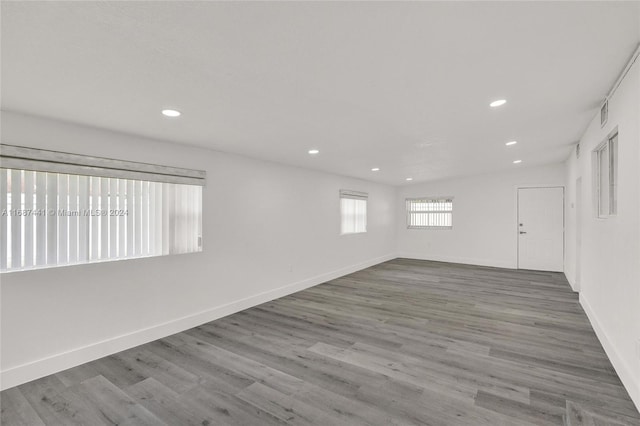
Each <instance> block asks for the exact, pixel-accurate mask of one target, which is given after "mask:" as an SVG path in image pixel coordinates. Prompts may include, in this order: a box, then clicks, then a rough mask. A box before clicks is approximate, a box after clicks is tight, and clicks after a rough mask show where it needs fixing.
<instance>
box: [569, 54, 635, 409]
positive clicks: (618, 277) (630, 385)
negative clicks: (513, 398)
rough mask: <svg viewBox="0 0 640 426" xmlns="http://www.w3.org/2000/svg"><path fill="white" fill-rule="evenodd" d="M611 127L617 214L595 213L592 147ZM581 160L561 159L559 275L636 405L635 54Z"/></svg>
mask: <svg viewBox="0 0 640 426" xmlns="http://www.w3.org/2000/svg"><path fill="white" fill-rule="evenodd" d="M616 126H617V127H618V132H619V133H618V136H619V137H618V162H619V169H618V214H617V216H615V217H611V218H609V219H598V218H596V216H595V209H594V207H593V206H594V185H593V176H594V173H593V172H594V170H593V167H592V151H593V149H594V148H595V147H596V146H597V145H598V144H600V143H601V142H602V141H604V140H605V139H606V138H607V136H608V135H609V133H610V132H611V131H612V130H613V129H614V128H615V127H616ZM580 151H581V155H580V159H576V157H575V155H574V154H572V155H571V156H570V157H569V159H568V160H567V163H566V166H567V175H566V185H567V189H568V191H567V194H568V196H567V198H566V201H567V230H568V235H569V236H570V238H568V239H567V240H566V262H565V267H566V269H565V273H566V275H567V278H568V279H569V281H570V282H571V283H572V284H573V285H575V279H576V271H577V268H580V302H581V303H582V306H583V307H584V309H585V311H586V312H587V315H588V316H589V319H590V320H591V323H592V325H593V327H594V329H595V331H596V333H597V334H598V337H599V338H600V341H601V342H602V345H603V346H604V348H605V350H606V351H607V354H608V355H609V358H610V359H611V361H612V363H613V365H614V367H615V368H616V371H617V372H618V375H619V376H620V378H621V379H622V381H623V382H624V384H625V386H626V388H627V390H628V391H629V394H630V395H631V397H632V398H633V399H634V401H635V403H636V406H638V407H640V60H638V61H636V63H635V65H634V66H633V67H632V68H631V70H630V72H629V74H627V76H626V78H625V79H624V80H623V82H622V84H621V85H620V87H619V88H618V89H617V91H616V92H615V94H614V96H613V97H612V98H611V99H610V100H609V120H608V122H607V124H606V125H605V126H604V127H603V128H601V127H600V117H599V115H598V116H597V117H595V118H594V120H593V122H592V123H591V124H590V125H589V127H588V129H587V131H586V132H585V134H584V136H583V137H582V139H581V140H580ZM579 177H582V192H581V193H582V209H581V211H580V212H578V213H577V214H579V215H580V217H581V223H582V226H581V227H582V230H581V232H582V246H581V247H582V248H581V252H580V265H577V267H576V258H577V253H576V240H575V238H576V235H577V233H578V232H580V231H579V230H577V229H576V222H577V221H576V211H575V201H576V193H575V184H576V179H578V178H579Z"/></svg>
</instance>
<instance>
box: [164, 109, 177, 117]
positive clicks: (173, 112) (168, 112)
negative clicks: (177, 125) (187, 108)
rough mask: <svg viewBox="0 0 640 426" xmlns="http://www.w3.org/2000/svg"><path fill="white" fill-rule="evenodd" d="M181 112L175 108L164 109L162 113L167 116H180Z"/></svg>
mask: <svg viewBox="0 0 640 426" xmlns="http://www.w3.org/2000/svg"><path fill="white" fill-rule="evenodd" d="M180 114H181V112H180V111H177V110H175V109H163V110H162V115H164V116H166V117H180Z"/></svg>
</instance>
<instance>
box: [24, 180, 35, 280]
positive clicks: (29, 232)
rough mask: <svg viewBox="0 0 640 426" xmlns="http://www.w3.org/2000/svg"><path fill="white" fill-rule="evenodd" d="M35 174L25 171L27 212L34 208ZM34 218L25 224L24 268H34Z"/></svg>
mask: <svg viewBox="0 0 640 426" xmlns="http://www.w3.org/2000/svg"><path fill="white" fill-rule="evenodd" d="M34 186H35V183H34V172H32V171H25V172H24V208H25V210H27V211H28V210H33V208H34V203H35V200H34ZM34 221H35V217H34V216H25V217H24V223H23V232H24V249H23V250H24V265H23V266H24V267H25V268H30V267H32V266H33V260H34V259H33V256H34V251H33V248H34V247H35V241H34V236H35V234H34V232H33V228H34Z"/></svg>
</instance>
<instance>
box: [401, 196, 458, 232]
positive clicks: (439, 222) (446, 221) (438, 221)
mask: <svg viewBox="0 0 640 426" xmlns="http://www.w3.org/2000/svg"><path fill="white" fill-rule="evenodd" d="M452 227H453V198H452V197H439V198H409V199H407V228H410V229H451V228H452Z"/></svg>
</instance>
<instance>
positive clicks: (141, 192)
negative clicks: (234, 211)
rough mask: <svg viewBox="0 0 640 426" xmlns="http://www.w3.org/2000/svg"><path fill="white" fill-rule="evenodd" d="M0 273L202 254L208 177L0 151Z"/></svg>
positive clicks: (53, 154) (127, 164)
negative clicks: (203, 218) (205, 189)
mask: <svg viewBox="0 0 640 426" xmlns="http://www.w3.org/2000/svg"><path fill="white" fill-rule="evenodd" d="M0 155H1V160H2V164H1V166H2V168H0V204H1V207H0V227H1V230H0V233H1V235H2V237H1V241H0V271H1V272H8V271H16V270H24V269H33V268H44V267H52V266H58V265H70V264H79V263H90V262H99V261H105V260H117V259H126V258H135V257H146V256H160V255H165V254H174V253H189V252H196V251H201V250H202V185H203V184H204V172H199V171H194V170H187V169H177V168H170V167H164V166H155V165H150V164H143V163H132V162H124V161H118V160H110V159H104V158H96V157H84V156H79V155H74V154H66V153H56V152H53V151H44V150H35V149H31V148H22V147H13V146H10V145H2V153H1V154H0Z"/></svg>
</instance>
